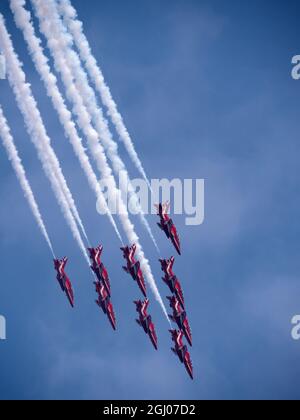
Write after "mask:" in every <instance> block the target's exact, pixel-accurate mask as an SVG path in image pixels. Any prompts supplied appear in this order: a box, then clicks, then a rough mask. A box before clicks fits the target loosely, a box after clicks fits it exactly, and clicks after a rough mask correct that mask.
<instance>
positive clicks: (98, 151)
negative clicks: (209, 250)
mask: <svg viewBox="0 0 300 420" xmlns="http://www.w3.org/2000/svg"><path fill="white" fill-rule="evenodd" d="M31 3H32V4H33V6H34V10H35V13H36V16H37V17H38V19H39V23H40V25H39V26H40V31H41V33H43V34H44V35H45V37H46V39H47V45H48V48H49V49H50V51H51V54H52V56H53V58H54V64H55V67H56V70H57V71H58V72H59V73H60V74H61V76H62V80H63V83H64V85H65V88H66V94H67V97H68V100H69V101H70V102H72V103H73V111H74V114H75V115H76V117H77V121H78V125H79V127H80V129H81V130H82V131H83V133H84V135H85V136H86V139H87V142H88V145H89V149H90V151H91V153H92V155H93V158H94V159H95V161H96V164H97V167H98V169H99V171H100V173H101V175H102V178H103V181H105V183H106V185H107V187H108V194H109V195H110V196H111V197H110V198H111V202H115V201H116V200H117V202H118V205H119V212H118V215H119V218H120V221H121V223H122V226H123V228H124V231H125V233H126V236H127V238H128V240H129V242H130V243H131V244H133V243H135V244H136V246H137V256H138V258H139V260H140V263H141V268H142V270H143V272H144V274H145V277H146V280H147V281H148V283H149V285H150V287H151V289H152V292H153V293H154V296H155V297H156V299H157V301H158V302H159V304H160V305H161V307H162V309H163V312H164V314H165V316H166V318H167V320H168V321H169V318H168V315H167V311H166V308H165V306H164V303H163V300H162V298H161V296H160V294H159V291H158V288H157V285H156V283H155V279H154V277H153V274H152V272H151V268H150V265H149V261H148V260H147V259H146V258H145V255H144V252H143V250H142V248H141V245H140V244H139V238H138V236H137V235H136V233H135V230H134V226H133V224H132V223H131V221H130V219H129V215H128V212H127V208H126V206H125V205H124V203H123V200H122V197H121V193H120V191H119V190H118V188H117V186H116V182H115V179H114V177H113V175H112V171H111V169H110V167H109V165H108V162H107V159H106V156H105V153H104V150H103V147H102V145H101V144H100V143H99V141H98V134H97V132H96V131H95V129H94V128H93V127H92V125H91V118H90V116H89V114H88V112H87V110H86V108H85V106H84V104H83V101H82V98H81V95H80V94H79V92H78V90H77V88H76V86H75V85H74V83H73V78H72V74H71V72H70V69H69V68H68V64H67V62H66V60H65V56H64V53H63V49H62V45H61V43H60V42H59V41H57V39H56V37H55V36H54V34H53V32H55V27H53V25H52V24H51V21H50V15H51V13H52V10H50V9H51V6H52V9H53V6H54V5H53V3H52V2H51V1H47V2H44V1H42V0H31ZM56 36H58V35H57V34H56Z"/></svg>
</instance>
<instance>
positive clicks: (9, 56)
mask: <svg viewBox="0 0 300 420" xmlns="http://www.w3.org/2000/svg"><path fill="white" fill-rule="evenodd" d="M0 48H1V50H2V52H3V53H4V56H5V60H6V65H7V73H8V81H9V84H10V86H11V88H12V90H13V92H14V94H15V98H16V101H17V104H18V107H19V109H20V111H21V113H22V115H23V118H24V121H25V126H26V129H27V131H28V134H29V136H30V139H31V141H32V143H33V144H34V146H35V148H36V150H37V152H38V157H39V159H40V161H41V163H42V166H43V169H44V172H45V174H46V176H47V177H48V179H49V181H50V183H51V187H52V189H53V192H54V194H55V197H56V199H57V201H58V204H59V205H60V208H61V210H62V213H63V215H64V217H65V219H66V222H67V223H68V225H69V227H70V229H71V231H72V233H73V236H74V238H75V240H76V241H77V243H78V245H79V247H80V249H81V251H82V253H83V255H84V257H85V259H86V261H87V262H88V264H89V258H88V255H87V253H86V250H85V247H84V244H83V241H82V238H81V235H80V232H79V230H78V227H77V224H76V220H75V218H74V216H73V214H72V212H71V210H70V207H69V203H68V201H67V199H66V196H65V194H64V191H63V190H62V188H61V183H60V182H59V181H58V177H57V174H58V173H60V174H62V172H61V169H60V167H59V163H58V159H57V157H56V155H55V153H54V151H53V149H52V147H51V142H50V139H49V137H48V135H47V132H46V129H45V126H44V124H43V121H42V117H41V114H40V112H39V110H38V107H37V103H36V101H35V99H34V97H33V95H32V92H31V88H30V85H29V84H28V83H26V76H25V73H24V71H23V70H22V64H21V63H20V61H19V58H18V56H17V54H16V53H15V51H14V48H13V44H12V41H11V38H10V35H9V34H8V32H7V29H6V27H5V22H4V18H3V16H2V14H0ZM57 165H58V167H59V171H58V170H57ZM62 176H63V175H62Z"/></svg>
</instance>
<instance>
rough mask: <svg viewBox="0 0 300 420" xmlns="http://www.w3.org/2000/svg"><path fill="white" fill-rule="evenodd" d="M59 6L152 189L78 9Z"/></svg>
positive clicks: (64, 2) (65, 0)
mask: <svg viewBox="0 0 300 420" xmlns="http://www.w3.org/2000/svg"><path fill="white" fill-rule="evenodd" d="M58 7H59V10H60V13H61V14H62V16H63V19H64V21H65V24H66V26H67V28H68V30H69V32H70V33H71V34H72V36H73V38H74V41H75V45H76V46H77V48H78V51H79V54H80V57H81V59H82V61H83V62H84V64H85V66H86V69H87V71H88V74H89V76H90V78H91V80H92V81H93V83H94V85H95V87H96V89H97V91H98V93H99V94H100V96H101V100H102V102H103V104H104V105H105V106H106V108H107V110H108V115H109V116H110V117H111V120H112V122H113V124H114V126H115V128H116V131H117V133H118V135H119V136H120V139H121V140H122V142H123V143H124V146H125V148H126V150H127V152H128V154H129V156H130V158H131V160H132V162H133V163H134V165H135V166H136V168H137V169H138V171H139V172H140V174H141V175H142V177H143V178H144V179H145V181H146V182H147V184H148V187H149V189H150V190H151V184H150V182H149V180H148V177H147V175H146V172H145V170H144V168H143V165H142V162H141V160H140V158H139V157H138V154H137V152H136V150H135V147H134V144H133V141H132V139H131V137H130V135H129V133H128V130H127V128H126V126H125V124H124V121H123V118H122V116H121V114H120V112H119V111H118V108H117V105H116V103H115V101H114V100H113V98H112V95H111V92H110V89H109V87H108V86H107V85H106V83H105V80H104V76H103V73H102V71H101V68H100V66H99V65H98V63H97V61H96V59H95V57H94V56H93V54H92V51H91V48H90V45H89V42H88V40H87V38H86V36H85V35H84V31H83V24H82V22H80V21H79V20H78V17H77V12H76V10H75V9H74V7H73V6H72V4H71V2H70V1H69V0H58Z"/></svg>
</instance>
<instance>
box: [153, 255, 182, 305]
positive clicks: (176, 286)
mask: <svg viewBox="0 0 300 420" xmlns="http://www.w3.org/2000/svg"><path fill="white" fill-rule="evenodd" d="M159 261H160V263H161V269H162V271H163V272H164V273H165V276H164V277H162V279H163V281H164V282H165V283H166V284H167V286H169V288H170V290H171V292H172V293H174V294H175V296H176V297H177V299H178V300H179V302H180V305H181V306H182V308H183V309H184V297H183V292H182V288H181V285H180V282H179V280H178V278H177V277H176V276H175V274H174V273H173V265H174V261H175V258H174V257H171V258H170V259H169V260H159Z"/></svg>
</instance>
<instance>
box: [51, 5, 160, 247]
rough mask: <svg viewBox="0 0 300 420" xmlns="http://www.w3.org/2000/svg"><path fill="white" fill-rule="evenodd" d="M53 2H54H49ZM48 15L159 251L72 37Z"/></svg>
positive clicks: (115, 165)
mask: <svg viewBox="0 0 300 420" xmlns="http://www.w3.org/2000/svg"><path fill="white" fill-rule="evenodd" d="M53 5H54V6H55V5H56V3H55V2H53ZM49 19H51V22H52V23H53V25H54V26H55V29H56V30H55V31H53V34H54V36H55V35H56V34H58V35H59V36H58V37H57V38H56V39H57V41H58V42H59V44H60V45H61V46H64V53H65V59H66V61H67V63H68V65H69V68H70V69H71V70H72V74H73V77H74V81H75V86H76V88H77V90H78V92H79V93H80V94H81V97H82V100H83V103H84V105H85V107H86V109H87V110H88V112H89V114H90V116H91V117H92V120H93V123H94V124H95V128H96V131H97V133H98V135H99V138H100V139H101V142H102V144H103V146H104V149H105V151H106V153H107V155H108V157H109V159H110V161H111V163H112V166H113V169H114V172H115V174H116V175H117V176H118V175H119V174H120V173H121V172H122V173H123V174H124V175H125V177H126V180H127V181H128V182H126V185H123V184H122V183H121V185H120V187H121V190H122V192H123V193H124V194H126V193H127V191H128V193H129V197H130V199H133V201H134V202H135V205H136V211H137V213H138V214H139V217H140V219H141V222H142V224H143V225H144V227H145V228H146V230H147V232H148V234H149V236H150V238H151V239H152V242H153V243H154V245H155V247H156V250H157V252H158V253H160V251H159V248H158V245H157V243H156V241H155V238H154V236H153V233H152V231H151V228H150V226H149V223H148V222H147V220H146V218H145V215H144V213H143V210H142V208H141V205H140V204H139V200H138V198H137V196H136V193H135V191H134V188H133V186H132V183H131V181H130V179H129V175H128V172H127V170H126V167H125V164H124V162H123V161H122V159H121V158H120V156H119V154H118V145H117V144H116V142H115V141H114V140H113V137H112V134H111V132H110V130H109V127H108V123H107V120H106V119H105V117H104V115H103V112H102V109H101V108H100V107H98V104H97V98H96V95H95V92H94V90H93V89H92V88H91V87H90V85H89V81H88V77H87V75H86V73H85V71H84V70H83V69H82V67H81V62H80V58H79V56H78V54H77V53H76V52H75V51H74V50H73V49H72V39H71V38H70V36H69V35H68V34H67V33H66V31H65V28H64V26H63V24H62V21H61V20H60V17H59V14H58V11H57V9H56V10H54V9H53V12H52V13H51V15H50V14H49Z"/></svg>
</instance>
